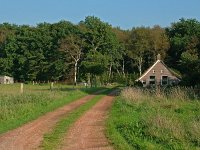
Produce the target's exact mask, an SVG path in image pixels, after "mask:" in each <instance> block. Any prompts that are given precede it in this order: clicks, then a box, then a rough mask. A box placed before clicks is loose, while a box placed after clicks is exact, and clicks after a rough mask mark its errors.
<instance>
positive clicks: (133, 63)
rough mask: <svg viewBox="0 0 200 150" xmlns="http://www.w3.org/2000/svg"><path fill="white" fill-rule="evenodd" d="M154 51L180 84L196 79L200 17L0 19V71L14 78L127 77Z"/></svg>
mask: <svg viewBox="0 0 200 150" xmlns="http://www.w3.org/2000/svg"><path fill="white" fill-rule="evenodd" d="M157 54H161V56H162V59H163V60H164V61H165V62H166V64H167V65H168V66H169V67H171V68H172V69H175V70H178V71H179V72H180V73H181V74H182V77H183V82H182V83H183V84H184V85H198V84H199V83H200V22H199V21H197V20H196V19H183V18H182V19H180V20H179V21H177V22H174V23H172V24H171V26H169V27H167V28H162V27H160V26H159V25H155V26H153V27H134V28H132V30H123V29H120V27H112V26H111V25H110V24H108V23H106V22H103V21H102V20H101V19H100V18H97V17H94V16H88V17H86V18H85V20H83V21H80V23H78V24H72V23H71V22H69V21H64V20H62V21H60V22H58V23H53V24H50V23H39V24H38V25H37V26H29V25H15V24H9V23H3V24H0V75H9V76H13V77H14V79H15V81H41V82H47V81H54V80H57V81H69V82H73V83H75V84H76V83H77V82H81V81H84V82H91V83H92V84H97V82H100V83H101V84H106V83H109V82H119V81H124V82H128V80H129V79H130V78H129V76H130V75H131V74H134V76H135V77H138V76H139V75H140V74H142V73H143V72H144V71H145V70H146V69H147V68H148V67H149V66H150V65H152V63H153V62H154V61H156V55H157ZM131 80H133V81H134V78H132V77H131Z"/></svg>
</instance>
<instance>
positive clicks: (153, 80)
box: [149, 76, 156, 85]
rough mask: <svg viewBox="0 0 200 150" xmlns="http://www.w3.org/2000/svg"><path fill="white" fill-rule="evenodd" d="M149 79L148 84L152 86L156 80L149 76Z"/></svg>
mask: <svg viewBox="0 0 200 150" xmlns="http://www.w3.org/2000/svg"><path fill="white" fill-rule="evenodd" d="M149 78H150V80H149V84H151V85H154V84H155V83H156V80H155V79H156V77H155V76H150V77H149Z"/></svg>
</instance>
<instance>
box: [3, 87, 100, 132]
mask: <svg viewBox="0 0 200 150" xmlns="http://www.w3.org/2000/svg"><path fill="white" fill-rule="evenodd" d="M95 90H97V89H94V88H93V89H89V88H88V89H80V88H78V89H76V90H75V89H73V88H72V86H66V85H55V86H54V89H53V90H52V91H50V87H49V85H47V84H45V85H24V93H23V94H21V93H20V84H13V85H0V133H3V132H6V131H8V130H10V129H13V128H16V127H18V126H20V125H22V124H24V123H26V122H28V121H30V120H33V119H35V118H37V117H39V116H41V115H42V114H44V113H46V112H49V111H52V110H54V109H56V108H58V107H60V106H63V105H65V104H67V103H69V102H71V101H73V100H76V99H78V98H80V97H82V96H85V95H87V94H88V93H90V92H92V91H95Z"/></svg>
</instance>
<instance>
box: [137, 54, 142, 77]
mask: <svg viewBox="0 0 200 150" xmlns="http://www.w3.org/2000/svg"><path fill="white" fill-rule="evenodd" d="M142 61H143V60H142V57H139V59H138V69H139V72H140V76H141V75H142Z"/></svg>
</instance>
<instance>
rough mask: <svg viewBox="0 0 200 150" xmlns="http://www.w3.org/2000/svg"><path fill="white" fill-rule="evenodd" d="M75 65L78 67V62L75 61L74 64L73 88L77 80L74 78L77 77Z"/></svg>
mask: <svg viewBox="0 0 200 150" xmlns="http://www.w3.org/2000/svg"><path fill="white" fill-rule="evenodd" d="M77 65H78V62H77V61H75V64H74V85H75V86H76V85H77V79H76V76H77Z"/></svg>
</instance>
